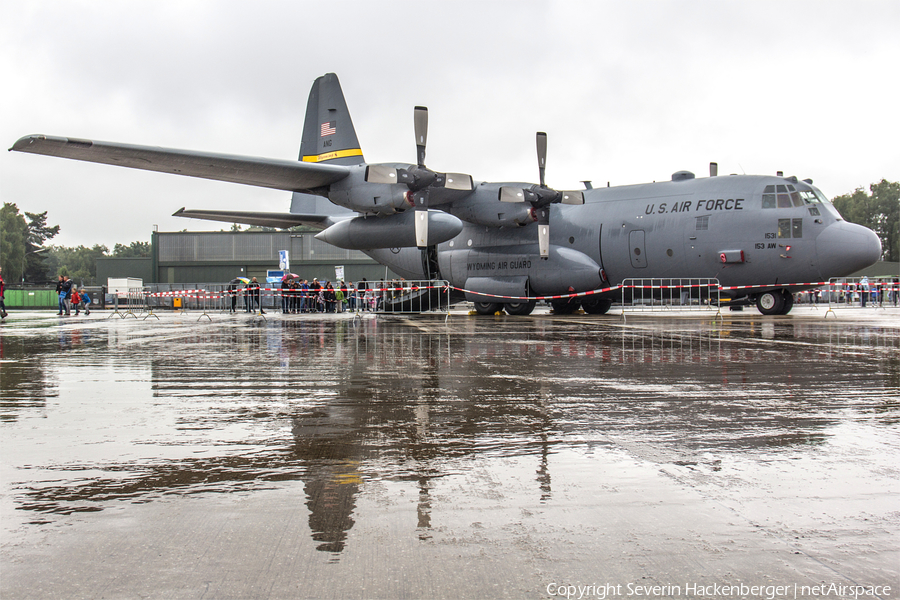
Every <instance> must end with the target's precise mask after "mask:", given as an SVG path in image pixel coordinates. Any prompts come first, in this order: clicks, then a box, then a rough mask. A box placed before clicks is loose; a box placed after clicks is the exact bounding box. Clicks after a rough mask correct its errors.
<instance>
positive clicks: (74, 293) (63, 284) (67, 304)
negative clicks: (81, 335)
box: [56, 275, 91, 317]
mask: <svg viewBox="0 0 900 600" xmlns="http://www.w3.org/2000/svg"><path fill="white" fill-rule="evenodd" d="M56 294H57V295H58V297H59V312H58V313H56V314H57V315H59V316H63V315H65V316H67V317H70V316H72V309H73V308H74V309H75V316H76V317H77V316H78V315H80V314H81V311H82V310H83V311H84V314H85V315H89V314H91V310H90V308H89V305H90V304H91V297H90V296H89V295H88V293H87V290H85V289H84V286H81V287H80V288H79V287H78V286H77V285H75V282H73V281H72V280H71V279H69V276H68V275H60V276H59V281H57V282H56Z"/></svg>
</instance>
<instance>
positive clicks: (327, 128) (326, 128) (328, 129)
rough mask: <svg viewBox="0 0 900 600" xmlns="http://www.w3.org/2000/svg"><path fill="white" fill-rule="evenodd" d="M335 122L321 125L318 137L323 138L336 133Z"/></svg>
mask: <svg viewBox="0 0 900 600" xmlns="http://www.w3.org/2000/svg"><path fill="white" fill-rule="evenodd" d="M336 125H337V121H329V122H328V123H322V130H321V133H320V134H319V137H325V136H326V135H334V134H335V133H337V127H336Z"/></svg>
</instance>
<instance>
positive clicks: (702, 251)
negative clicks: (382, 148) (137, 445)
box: [10, 73, 881, 315]
mask: <svg viewBox="0 0 900 600" xmlns="http://www.w3.org/2000/svg"><path fill="white" fill-rule="evenodd" d="M427 129H428V111H427V109H426V108H424V107H415V110H414V130H415V137H416V149H417V161H416V164H407V163H390V164H367V163H366V162H365V160H364V159H363V153H362V150H361V148H360V144H359V141H358V139H357V136H356V131H355V130H354V128H353V123H352V121H351V119H350V112H349V110H348V109H347V104H346V102H345V100H344V94H343V91H342V90H341V86H340V83H339V81H338V78H337V76H336V75H335V74H333V73H329V74H327V75H324V76H322V77H319V78H318V79H316V81H315V83H314V84H313V86H312V90H311V91H310V94H309V102H308V104H307V107H306V121H305V124H304V127H303V138H302V141H301V145H300V159H299V160H298V161H292V160H272V159H264V158H255V157H247V156H233V155H223V154H212V153H207V152H193V151H186V150H173V149H165V148H157V147H148V146H133V145H127V144H119V143H110V142H100V141H92V140H84V139H72V138H61V137H51V136H45V135H32V136H26V137H23V138H21V139H19V140H18V141H17V142H16V143H15V145H14V146H13V147H12V148H11V149H10V150H15V151H19V152H32V153H35V154H46V155H50V156H59V157H63V158H70V159H76V160H84V161H90V162H98V163H105V164H110V165H119V166H125V167H131V168H135V169H145V170H150V171H159V172H164V173H176V174H179V175H189V176H192V177H201V178H206V179H215V180H220V181H230V182H234V183H242V184H246V185H253V186H260V187H267V188H274V189H279V190H287V191H291V192H294V195H293V199H292V202H291V210H290V212H288V213H261V212H243V211H222V210H184V209H181V210H179V211H178V212H176V213H175V215H176V216H181V217H194V218H200V219H209V220H216V221H225V222H229V223H245V224H250V225H263V226H270V227H281V228H286V227H291V226H294V225H301V224H303V225H311V226H313V227H316V228H318V229H321V231H320V232H319V233H318V234H317V235H316V237H317V238H319V239H321V240H324V241H326V242H328V243H330V244H333V245H335V246H337V247H339V248H346V249H352V250H361V251H363V252H364V253H366V254H367V255H369V256H371V257H372V258H374V259H375V260H377V261H378V262H380V263H381V264H383V265H385V266H387V267H389V268H390V269H391V270H392V271H394V272H395V273H397V274H398V275H400V276H402V277H405V278H407V279H445V280H448V281H449V282H450V285H452V286H454V287H455V288H457V290H458V291H457V293H458V294H462V293H465V295H466V297H467V298H468V299H469V300H472V301H474V302H475V308H476V310H477V311H478V312H479V313H482V314H489V313H494V312H495V311H497V310H501V309H505V310H506V312H508V313H510V314H521V315H525V314H529V313H531V311H532V310H533V309H534V306H535V300H534V298H535V296H555V295H571V294H573V293H582V292H589V291H594V290H607V291H605V292H598V293H593V294H589V295H582V296H579V297H576V298H562V299H558V300H555V301H553V302H551V304H553V306H554V308H555V309H556V311H557V312H569V311H572V310H574V309H575V308H577V307H578V306H579V304H580V306H581V307H582V308H583V309H584V310H585V311H586V312H588V313H596V314H602V313H605V312H606V311H607V310H609V307H610V305H611V303H612V301H613V300H615V299H618V298H621V297H622V291H621V290H619V289H616V288H617V286H618V285H620V284H621V283H622V282H623V280H626V279H632V278H645V279H647V278H654V279H663V280H675V279H680V278H716V279H718V281H719V283H720V285H721V286H722V288H723V289H722V294H723V296H724V297H728V298H729V299H730V300H732V302H731V304H732V305H734V304H739V303H743V304H750V303H755V304H756V306H757V308H758V309H759V310H760V311H761V312H762V313H763V314H787V312H788V311H790V309H791V306H792V305H793V296H792V294H791V292H793V291H799V290H802V289H808V288H810V287H817V286H816V285H810V284H817V283H818V282H823V281H828V279H829V278H831V277H840V276H845V275H849V274H850V273H853V272H855V271H858V270H859V269H862V268H864V267H867V266H869V265H871V264H872V263H874V262H875V261H877V260H878V258H879V257H880V255H881V242H880V241H879V239H878V237H877V236H876V235H875V233H874V232H873V231H871V230H869V229H867V228H865V227H862V226H859V225H854V224H852V223H848V222H846V221H844V220H843V219H842V218H841V215H840V214H838V212H837V210H836V209H835V208H834V206H833V205H832V204H831V203H830V202H829V201H828V200H827V199H826V197H825V196H824V195H823V194H822V192H821V191H819V190H818V189H817V188H816V187H815V186H813V185H812V180H810V179H804V180H802V181H799V180H798V179H797V178H796V177H783V176H781V174H780V173H779V175H778V176H774V177H773V176H761V175H731V176H724V177H720V176H717V172H716V170H717V167H716V165H715V163H711V164H710V176H709V177H704V178H696V177H695V176H694V174H693V173H691V172H689V171H678V172H676V173H674V174H673V175H672V178H671V180H670V181H663V182H654V183H644V184H638V185H627V186H620V187H606V188H597V189H593V188H592V187H591V186H590V184H589V183H586V184H585V186H586V189H584V190H579V191H556V190H554V189H552V188H550V187H548V186H547V185H546V183H545V180H544V169H545V161H546V156H547V136H546V134H544V133H538V134H537V155H538V173H539V183H537V184H529V183H489V182H481V181H475V180H473V179H472V177H471V176H470V175H467V174H461V173H441V172H436V171H433V170H431V169H429V168H428V167H426V166H425V146H426V136H427ZM323 198H327V199H328V200H329V201H330V202H331V203H332V205H328V204H327V203H325V202H323V201H322V199H323ZM333 205H336V206H338V207H343V208H342V209H340V210H341V211H342V212H343V214H340V212H336V211H335V210H333V209H334V208H335V207H334V206H333ZM310 207H312V208H310ZM551 222H552V224H553V227H552V229H551V227H550V224H551ZM461 290H464V292H463V291H461Z"/></svg>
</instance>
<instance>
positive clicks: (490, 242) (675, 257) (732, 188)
mask: <svg viewBox="0 0 900 600" xmlns="http://www.w3.org/2000/svg"><path fill="white" fill-rule="evenodd" d="M678 178H679V180H674V181H666V182H658V183H648V184H639V185H629V186H621V187H613V188H598V189H590V190H585V191H584V196H585V203H584V204H583V205H581V206H567V205H553V206H551V211H552V212H551V216H552V220H553V228H552V230H551V234H550V235H551V240H550V243H551V247H550V257H549V258H548V260H541V258H540V257H539V256H538V249H537V243H536V241H535V234H534V228H535V227H536V225H534V224H533V223H532V224H526V225H523V226H519V227H497V226H493V227H492V226H489V225H480V224H473V223H465V225H464V227H463V230H462V232H461V233H460V234H459V235H457V236H456V237H454V238H453V239H451V240H448V241H445V242H443V243H441V244H438V246H437V250H438V252H437V257H438V266H439V270H440V272H439V273H438V274H435V273H430V274H429V273H426V272H425V271H424V268H425V267H424V266H423V264H424V263H423V251H422V250H420V249H417V248H403V249H399V250H398V249H396V248H395V249H381V250H372V251H367V254H369V255H370V256H372V257H373V258H375V259H376V260H378V261H379V262H381V263H382V264H385V265H387V266H389V267H390V268H391V269H392V270H393V271H394V272H396V273H398V274H400V275H401V276H403V277H406V278H410V279H423V278H428V276H429V275H431V276H435V275H439V276H440V277H442V278H444V279H447V280H448V281H449V282H450V283H451V284H452V285H453V286H456V287H459V288H463V289H470V287H471V286H467V282H468V281H469V279H470V278H495V279H498V280H500V281H503V280H511V279H515V278H519V277H527V278H528V281H529V287H530V291H531V292H532V293H533V294H534V295H551V294H564V293H567V291H569V288H570V287H571V288H572V290H574V291H575V292H584V291H590V290H595V289H600V288H604V287H610V286H616V285H620V284H621V283H622V282H623V281H624V280H625V279H629V278H659V279H676V278H716V279H718V280H719V283H720V284H721V285H722V286H723V287H724V288H729V287H733V286H752V287H754V288H757V289H756V290H755V291H757V292H759V291H762V290H764V289H770V288H771V289H774V288H780V287H784V286H790V287H793V288H796V289H802V288H803V287H811V286H810V285H809V284H810V283H817V282H823V281H825V282H827V281H828V279H829V278H830V277H838V276H844V275H848V274H850V273H853V272H855V271H857V270H859V269H861V268H864V267H866V266H868V265H870V264H872V263H873V262H875V261H876V260H878V257H879V255H880V252H881V246H880V242H879V241H878V238H877V236H875V234H874V233H873V232H872V231H871V230H869V229H867V228H865V227H861V226H859V225H854V224H852V223H847V222H846V221H844V220H843V219H842V218H841V216H840V215H839V214H838V212H837V210H836V209H835V208H834V206H833V205H832V204H831V203H830V202H828V201H827V200H826V199H825V197H824V196H823V195H822V193H821V192H820V191H819V190H818V189H817V188H815V187H813V186H812V185H810V184H808V183H806V182H803V181H797V180H796V179H795V178H784V177H772V176H758V175H731V176H720V177H708V178H702V179H696V178H693V177H691V176H690V175H689V174H686V173H683V172H682V173H680V174H679V175H678ZM495 185H497V184H495ZM505 185H524V184H505ZM480 187H481V186H477V187H476V190H475V192H473V194H475V195H477V194H478V192H479V188H480ZM767 188H771V192H769V193H766V190H767ZM779 189H780V190H781V191H779ZM764 195H765V196H767V198H766V202H765V206H766V208H763V196H764ZM484 196H485V197H483V198H479V199H478V200H477V203H478V205H479V206H481V207H482V208H484V207H487V206H491V207H493V208H494V209H496V210H497V211H502V210H504V209H506V208H507V207H508V205H504V204H503V203H501V202H499V201H497V200H496V197H495V194H494V193H493V190H490V191H489V193H486V194H484ZM779 196H780V198H779ZM454 204H459V202H458V201H457V202H456V203H454ZM448 212H450V213H451V214H457V216H459V217H460V218H461V219H463V220H465V218H466V216H465V215H462V214H458V213H459V212H460V211H459V210H454V208H453V207H450V208H449V209H448ZM604 275H605V279H604ZM723 293H724V294H725V295H728V296H732V297H737V296H742V295H746V294H747V291H746V290H744V289H741V290H728V289H725V290H723ZM510 295H514V294H510Z"/></svg>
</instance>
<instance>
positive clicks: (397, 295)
mask: <svg viewBox="0 0 900 600" xmlns="http://www.w3.org/2000/svg"><path fill="white" fill-rule="evenodd" d="M360 286H364V287H363V288H361V287H360ZM353 287H354V289H355V290H356V303H355V304H356V311H357V312H375V313H378V314H419V313H426V312H437V313H443V314H446V315H448V316H449V314H450V284H449V282H448V281H446V280H443V279H440V280H430V279H429V280H424V279H423V280H413V281H408V280H394V281H359V282H357V283H356V284H355V285H354V286H353Z"/></svg>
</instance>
